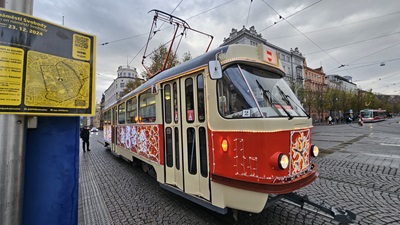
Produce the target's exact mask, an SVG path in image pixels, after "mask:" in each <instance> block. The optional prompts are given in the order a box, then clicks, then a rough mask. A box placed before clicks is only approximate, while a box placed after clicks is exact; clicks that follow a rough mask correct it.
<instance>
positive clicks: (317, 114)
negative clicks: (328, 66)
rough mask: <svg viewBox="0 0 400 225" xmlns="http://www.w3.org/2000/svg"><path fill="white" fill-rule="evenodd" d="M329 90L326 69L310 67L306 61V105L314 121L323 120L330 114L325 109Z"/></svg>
mask: <svg viewBox="0 0 400 225" xmlns="http://www.w3.org/2000/svg"><path fill="white" fill-rule="evenodd" d="M327 91H328V85H327V81H326V79H325V73H324V70H323V68H322V66H321V67H319V68H315V69H313V68H310V67H308V66H307V63H306V62H304V107H305V108H306V110H307V112H308V114H309V115H310V116H311V118H312V119H313V121H314V122H321V121H323V119H324V118H326V117H327V116H328V113H326V112H325V110H324V105H323V104H324V98H325V95H326V93H327Z"/></svg>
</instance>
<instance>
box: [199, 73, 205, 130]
mask: <svg viewBox="0 0 400 225" xmlns="http://www.w3.org/2000/svg"><path fill="white" fill-rule="evenodd" d="M204 108H205V107H204V80H203V75H202V74H200V75H198V76H197V112H198V113H197V114H198V119H199V122H204V120H205V110H204Z"/></svg>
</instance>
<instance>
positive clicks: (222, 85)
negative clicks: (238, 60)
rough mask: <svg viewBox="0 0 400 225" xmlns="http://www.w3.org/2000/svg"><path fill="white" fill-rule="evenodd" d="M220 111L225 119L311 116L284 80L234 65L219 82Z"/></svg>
mask: <svg viewBox="0 0 400 225" xmlns="http://www.w3.org/2000/svg"><path fill="white" fill-rule="evenodd" d="M217 85H218V90H217V91H218V109H219V113H220V114H221V115H222V116H223V117H225V118H260V117H261V118H266V117H288V118H289V119H292V118H293V117H305V116H308V115H307V113H306V111H305V110H304V108H303V107H302V106H301V104H300V101H299V100H298V99H297V97H296V96H295V95H294V93H293V92H292V90H291V89H290V87H289V86H288V85H287V83H286V82H285V81H284V80H283V78H282V77H281V76H279V75H278V74H275V73H273V72H271V71H267V70H263V69H259V68H256V67H251V66H245V65H232V66H230V67H228V68H226V69H225V70H224V72H223V77H222V79H220V80H218V84H217Z"/></svg>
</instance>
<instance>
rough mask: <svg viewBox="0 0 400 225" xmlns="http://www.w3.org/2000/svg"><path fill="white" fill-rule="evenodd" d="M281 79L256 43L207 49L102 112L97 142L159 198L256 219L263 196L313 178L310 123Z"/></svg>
mask: <svg viewBox="0 0 400 225" xmlns="http://www.w3.org/2000/svg"><path fill="white" fill-rule="evenodd" d="M284 76H285V73H284V71H283V70H282V69H281V67H280V65H279V60H278V57H277V54H276V51H275V50H273V49H271V48H269V47H268V46H265V45H258V46H250V45H241V44H237V45H229V46H223V47H220V48H217V49H215V50H211V51H208V52H207V53H204V54H203V55H201V56H199V57H197V58H194V59H192V60H190V61H187V62H185V63H183V64H180V65H178V66H176V67H173V68H171V69H168V70H165V71H162V72H161V73H159V74H157V75H156V76H154V77H152V78H150V79H149V80H148V81H147V82H145V83H144V84H142V85H141V86H139V87H138V88H136V89H135V90H133V91H132V92H130V93H129V94H127V95H126V96H124V97H123V98H122V99H120V100H119V101H117V102H115V103H114V104H112V105H110V106H106V109H105V112H104V120H105V123H104V140H105V142H106V143H107V144H108V145H109V147H110V149H111V152H112V153H113V154H115V155H117V156H120V157H123V158H125V159H126V160H129V161H134V160H140V161H141V162H142V164H143V165H144V168H147V169H149V168H150V169H151V170H154V172H155V174H156V175H155V176H156V179H157V181H158V182H159V183H160V185H161V186H162V187H163V188H165V189H167V190H169V191H172V192H174V193H176V194H178V195H181V196H184V197H186V198H188V199H190V200H192V201H194V202H196V203H198V204H200V205H202V206H204V207H207V208H209V209H211V210H214V211H216V212H219V213H226V212H227V209H234V210H242V211H247V212H252V213H259V212H261V211H262V210H263V209H264V207H265V206H266V203H267V201H268V197H269V195H280V194H287V193H292V192H294V191H296V190H298V189H300V188H302V187H305V186H307V185H309V184H311V183H312V182H313V181H314V180H315V179H316V178H317V177H318V171H317V169H318V166H317V165H316V164H314V163H313V162H312V158H313V157H316V156H317V155H318V151H319V150H318V147H317V146H314V145H313V144H312V140H311V137H312V135H311V131H312V120H311V119H310V117H309V116H308V115H307V113H306V111H305V110H304V108H303V107H302V106H301V103H300V101H299V100H298V99H297V97H296V96H295V94H294V93H293V92H292V91H291V89H290V88H289V86H288V85H287V83H286V82H285V81H284ZM147 169H146V170H147Z"/></svg>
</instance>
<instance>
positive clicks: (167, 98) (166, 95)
mask: <svg viewBox="0 0 400 225" xmlns="http://www.w3.org/2000/svg"><path fill="white" fill-rule="evenodd" d="M171 101H172V100H171V85H169V84H168V85H165V87H164V102H165V104H164V107H165V108H164V111H165V122H166V123H168V124H169V123H171V122H172V116H171Z"/></svg>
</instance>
